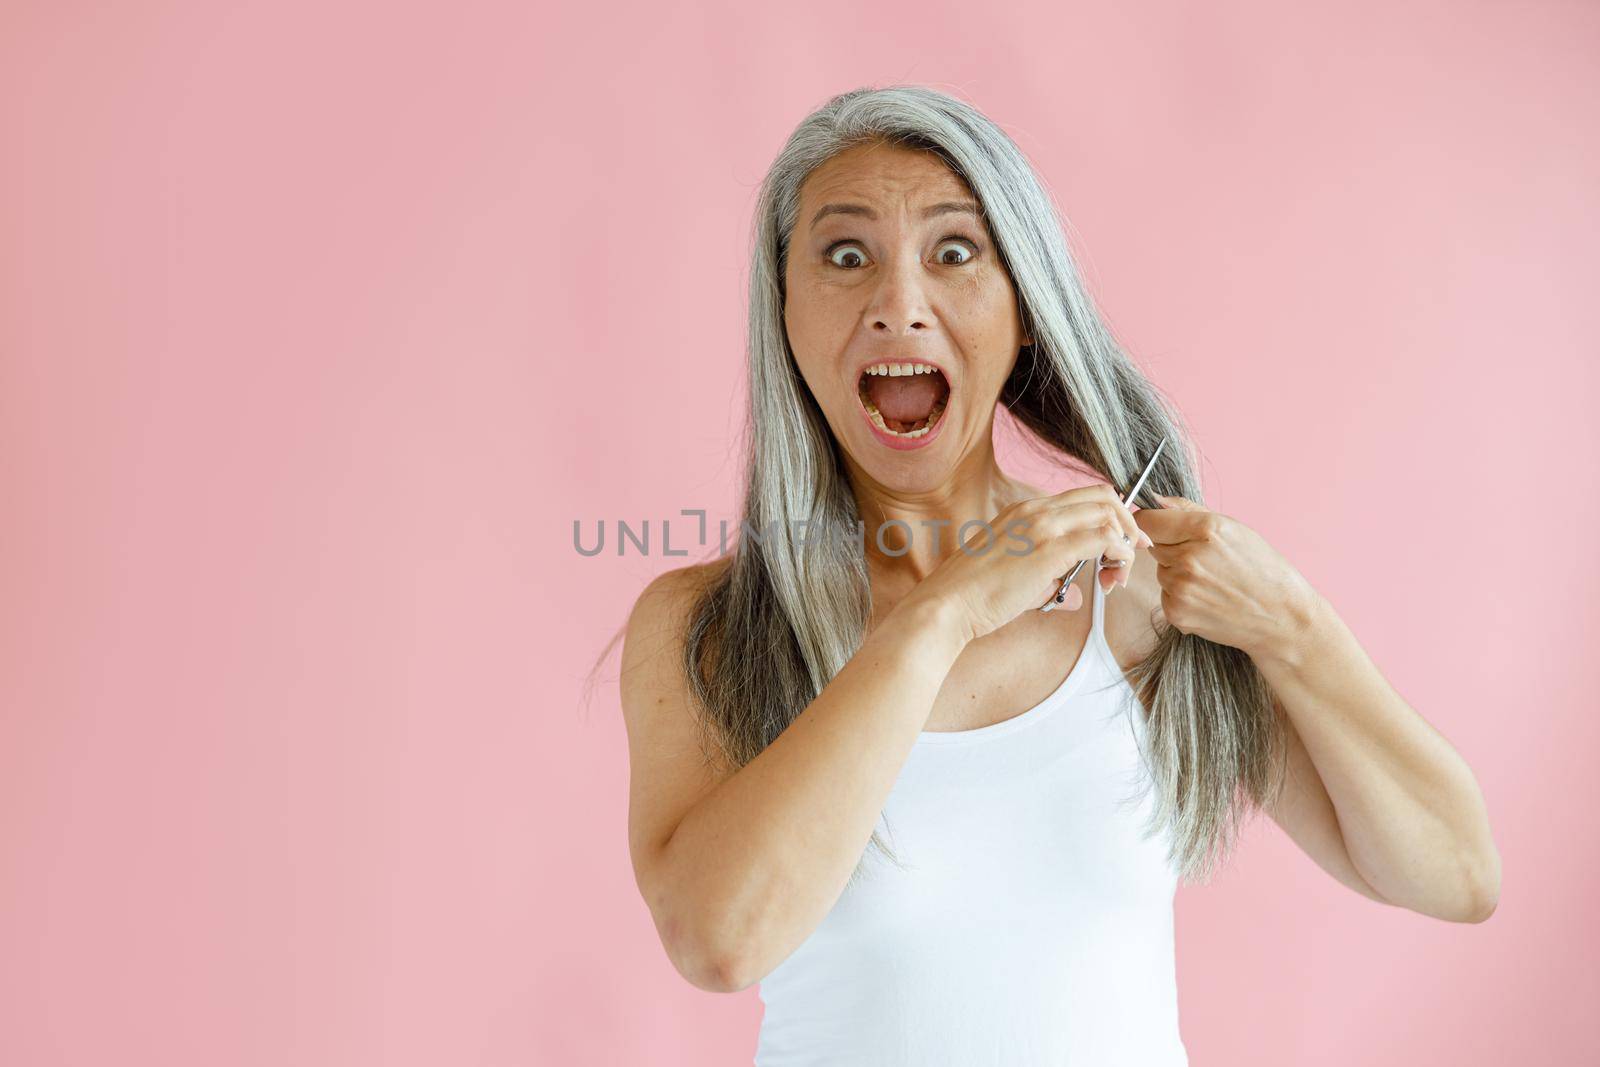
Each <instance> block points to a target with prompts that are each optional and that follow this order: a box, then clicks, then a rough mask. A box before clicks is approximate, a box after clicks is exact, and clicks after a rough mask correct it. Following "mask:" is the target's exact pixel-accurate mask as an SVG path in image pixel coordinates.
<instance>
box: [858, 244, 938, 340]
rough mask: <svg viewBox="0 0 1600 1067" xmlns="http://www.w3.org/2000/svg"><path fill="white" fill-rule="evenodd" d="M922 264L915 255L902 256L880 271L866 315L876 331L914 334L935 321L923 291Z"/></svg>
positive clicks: (890, 334)
mask: <svg viewBox="0 0 1600 1067" xmlns="http://www.w3.org/2000/svg"><path fill="white" fill-rule="evenodd" d="M920 268H921V265H920V264H919V263H918V262H917V257H916V256H915V255H911V256H905V257H899V258H897V259H896V261H895V262H893V263H891V264H889V265H888V266H887V267H885V268H884V270H883V271H882V272H881V273H880V274H879V281H878V285H877V288H876V289H875V290H873V293H872V297H871V299H869V300H868V301H867V307H866V318H867V322H868V324H869V325H870V326H871V328H872V332H873V333H876V334H886V335H888V336H890V337H902V336H912V335H914V334H916V333H918V332H920V331H922V330H926V329H928V327H929V324H930V323H932V321H933V313H932V309H931V308H929V306H928V298H927V293H926V292H925V291H924V290H923V285H922V280H923V279H922V277H921V274H920Z"/></svg>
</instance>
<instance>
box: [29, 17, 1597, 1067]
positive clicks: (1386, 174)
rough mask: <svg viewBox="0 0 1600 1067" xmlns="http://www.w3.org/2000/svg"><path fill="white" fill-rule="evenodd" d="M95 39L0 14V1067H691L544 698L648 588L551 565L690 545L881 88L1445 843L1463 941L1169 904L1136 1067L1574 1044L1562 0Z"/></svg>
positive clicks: (1573, 414)
mask: <svg viewBox="0 0 1600 1067" xmlns="http://www.w3.org/2000/svg"><path fill="white" fill-rule="evenodd" d="M139 7H140V8H141V10H138V11H135V10H133V9H132V7H131V6H129V5H89V4H74V3H59V2H58V3H50V4H45V3H32V4H13V5H10V6H8V8H7V11H6V14H5V15H4V16H3V23H0V135H3V143H4V144H5V145H6V152H5V156H6V164H5V166H4V167H3V168H0V182H3V185H4V188H3V190H0V193H3V195H0V234H3V239H0V357H3V361H0V493H3V500H4V515H5V520H4V527H3V547H4V550H3V552H0V638H3V640H0V1062H4V1063H6V1064H8V1065H11V1064H16V1065H29V1067H32V1065H53V1064H73V1065H80V1064H81V1065H91V1064H93V1065H100V1064H111V1063H115V1064H161V1065H166V1067H171V1065H179V1064H182V1065H188V1064H194V1065H201V1064H205V1065H211V1064H228V1065H231V1067H242V1065H258V1064H259V1065H275V1067H276V1065H283V1064H297V1065H298V1064H306V1065H313V1064H315V1065H322V1064H341V1065H356V1064H359V1065H378V1064H382V1065H403V1067H410V1065H418V1067H421V1065H436V1064H463V1065H464V1064H471V1065H512V1064H519V1065H520V1064H618V1063H625V1064H652V1065H653V1064H668V1065H675V1064H685V1065H688V1064H695V1065H699V1064H711V1063H717V1064H721V1063H729V1064H732V1063H748V1062H749V1059H750V1055H751V1052H752V1050H753V1048H754V1042H755V1032H756V1027H757V1024H758V1021H759V1015H760V1004H759V1001H758V1000H757V998H756V993H755V991H754V990H753V989H752V990H749V991H747V992H745V993H742V994H739V995H733V996H718V995H715V994H710V993H705V992H702V991H700V990H697V989H695V988H693V987H692V986H690V985H688V984H687V983H686V982H684V981H683V980H682V979H681V978H679V977H678V975H677V973H676V972H675V971H674V970H673V969H672V967H671V965H670V964H669V962H668V961H667V959H666V956H665V954H664V953H663V952H662V950H661V948H660V946H659V944H658V942H657V939H656V935H655V932H654V929H653V927H652V926H651V923H650V918H649V915H648V913H647V911H646V909H645V907H644V904H643V902H642V901H641V900H640V899H639V896H638V894H637V891H636V889H635V887H634V884H633V880H632V872H631V869H630V866H629V860H628V855H627V849H626V839H625V820H626V812H627V775H628V766H627V753H626V747H625V737H624V733H623V728H622V723H621V720H620V717H619V713H618V707H617V700H616V686H615V668H616V661H615V659H612V660H610V661H608V663H607V664H606V674H605V676H604V678H605V681H604V684H602V685H601V686H600V687H599V688H597V689H596V690H595V691H594V692H593V694H592V701H591V702H590V703H588V704H587V705H586V704H584V702H583V697H584V692H583V675H584V672H585V670H586V668H587V667H588V665H589V664H590V662H592V660H593V659H594V657H595V656H596V655H597V653H598V652H599V650H600V649H601V647H602V646H603V645H604V643H605V642H606V641H607V640H608V639H609V638H610V637H611V635H612V634H613V632H614V631H615V628H616V627H617V626H618V625H619V624H620V623H621V622H622V621H623V619H624V618H625V617H626V613H627V610H628V608H629V606H630V605H631V603H632V600H633V597H634V596H635V595H636V594H637V592H638V591H639V589H640V588H641V587H642V586H643V584H644V583H645V581H646V580H647V579H648V578H649V577H650V576H651V575H653V574H655V573H657V572H659V571H661V570H663V569H666V568H667V567H669V566H677V565H680V564H681V563H683V562H685V561H684V560H681V559H667V558H664V557H662V556H661V555H660V553H659V544H657V545H656V546H655V547H654V548H653V554H652V555H651V556H650V557H641V556H639V555H637V554H633V553H630V554H629V555H628V556H626V557H624V558H620V559H619V558H617V557H616V556H615V555H610V554H608V555H606V556H602V557H599V558H594V559H585V558H581V557H579V556H578V555H577V554H576V552H575V551H574V549H573V547H572V523H573V521H574V520H575V519H579V520H582V521H583V523H584V524H585V529H586V530H588V531H592V530H593V529H594V523H595V522H597V521H598V520H599V519H602V518H604V519H606V520H608V524H609V523H611V522H614V521H615V520H616V519H618V518H628V519H631V520H633V521H635V522H639V521H642V520H644V519H646V518H650V519H652V520H654V522H653V526H655V527H656V528H657V531H658V533H659V523H660V520H661V519H663V518H666V517H669V516H674V515H676V514H677V512H678V510H679V509H680V508H689V507H705V508H708V509H710V510H711V513H712V516H713V518H717V517H731V516H733V515H734V511H733V509H734V505H735V502H736V495H735V494H736V490H737V485H738V477H739V457H738V454H737V452H736V451H735V450H734V446H733V441H734V433H735V431H736V429H737V427H738V419H739V417H740V410H741V406H742V388H743V386H742V383H741V380H740V376H741V374H742V370H743V363H742V340H743V321H742V320H743V313H744V272H745V269H746V266H747V261H746V242H747V234H748V229H747V227H748V224H749V215H750V211H751V207H752V202H753V197H754V192H755V187H756V185H757V183H758V182H759V180H760V178H761V176H762V174H763V173H764V171H765V168H766V167H767V165H768V163H769V162H770V161H771V159H772V157H773V155H774V153H775V152H776V151H777V150H778V148H779V146H780V145H781V143H782V141H783V139H784V137H785V136H786V135H787V134H788V132H789V131H790V130H791V129H792V128H793V126H794V124H795V123H796V122H798V121H799V120H800V119H801V118H802V117H803V116H804V115H805V113H806V112H808V111H809V110H810V109H811V108H813V107H814V106H816V105H818V104H820V103H821V102H822V101H823V100H825V99H826V98H827V96H829V95H831V94H832V93H835V92H838V91H842V90H844V89H849V88H854V87H857V86H860V85H865V84H874V85H885V84H892V83H895V82H905V81H912V82H921V83H925V84H931V85H934V86H937V87H940V88H944V89H947V90H950V91H954V92H956V93H958V94H961V95H963V96H965V97H966V98H967V99H968V100H970V101H971V102H973V103H974V104H976V105H977V106H978V107H980V108H982V109H984V110H985V111H986V112H987V113H988V114H990V115H991V116H992V117H994V118H995V119H996V120H997V121H999V122H1000V123H1001V124H1002V125H1003V126H1004V127H1005V128H1007V129H1008V130H1009V131H1010V132H1011V133H1012V134H1013V136H1014V137H1015V138H1016V139H1017V140H1018V142H1019V143H1020V144H1021V146H1022V148H1023V150H1024V151H1025V152H1027V153H1028V155H1029V156H1030V158H1031V159H1033V161H1034V162H1035V164H1036V166H1037V167H1038V168H1039V169H1040V171H1041V172H1042V174H1043V175H1044V176H1045V178H1046V180H1047V181H1048V182H1049V183H1050V184H1051V186H1052V187H1053V188H1054V189H1055V191H1056V194H1057V196H1058V197H1059V199H1060V200H1061V202H1062V204H1063V205H1064V206H1065V208H1066V210H1067V212H1068V213H1069V215H1070V217H1071V219H1072V224H1073V229H1074V231H1075V233H1074V239H1075V241H1076V242H1077V245H1076V247H1077V248H1078V250H1079V252H1080V253H1081V255H1082V256H1083V259H1084V263H1085V268H1086V270H1087V271H1088V273H1089V276H1090V279H1091V283H1092V285H1093V287H1094V289H1095V292H1096V293H1097V294H1098V296H1099V298H1100V299H1101V300H1102V302H1103V306H1104V308H1105V310H1106V313H1107V314H1108V316H1109V317H1110V319H1111V322H1112V324H1113V326H1114V328H1115V329H1116V330H1117V331H1118V332H1119V334H1120V335H1121V336H1122V337H1123V339H1124V340H1125V342H1126V343H1127V344H1128V346H1129V347H1130V349H1131V350H1132V352H1133V353H1134V355H1135V358H1136V359H1138V360H1139V361H1140V363H1141V364H1142V365H1143V366H1144V367H1145V368H1146V369H1147V370H1148V372H1149V373H1150V375H1151V376H1152V377H1153V378H1154V379H1155V380H1156V381H1157V382H1158V384H1159V385H1160V386H1161V387H1162V388H1163V389H1165V390H1166V391H1167V392H1168V393H1169V394H1170V395H1172V396H1173V397H1174V398H1176V399H1177V401H1178V402H1179V403H1180V404H1181V405H1182V407H1183V409H1184V411H1185V413H1186V415H1187V417H1188V418H1189V420H1190V421H1191V423H1192V425H1193V427H1194V429H1195V432H1196V434H1197V436H1198V440H1199V447H1200V449H1201V450H1202V457H1203V462H1204V467H1203V469H1204V476H1205V479H1206V485H1207V492H1208V499H1209V503H1210V505H1211V506H1212V507H1215V508H1217V509H1219V510H1223V511H1226V512H1228V513H1229V514H1232V515H1234V516H1236V517H1238V518H1240V519H1242V520H1244V521H1246V522H1248V523H1250V524H1251V525H1252V526H1254V527H1255V528H1257V529H1258V530H1260V531H1262V533H1263V534H1264V535H1266V536H1267V537H1268V539H1269V540H1270V541H1272V543H1274V544H1275V545H1277V546H1278V547H1279V548H1280V550H1281V551H1283V552H1284V554H1285V555H1286V556H1288V558H1289V559H1290V560H1291V561H1292V562H1294V563H1295V564H1296V565H1297V566H1299V567H1300V568H1301V569H1302V570H1303V571H1304V572H1305V573H1306V575H1307V576H1308V577H1309V578H1310V579H1311V580H1312V581H1313V582H1314V583H1315V584H1316V585H1317V586H1318V587H1319V588H1320V589H1321V590H1323V591H1324V593H1325V594H1326V595H1327V596H1328V597H1329V598H1330V600H1331V601H1332V602H1333V603H1334V605H1335V606H1336V607H1337V609H1338V610H1339V611H1340V612H1341V613H1342V614H1343V615H1344V617H1345V618H1346V619H1347V620H1348V621H1349V622H1350V623H1351V625H1352V627H1353V628H1354V629H1355V631H1356V632H1357V633H1358V634H1359V635H1360V637H1361V638H1362V640H1363V642H1364V644H1365V645H1366V647H1367V648H1368V650H1369V651H1370V652H1371V653H1372V655H1373V657H1374V658H1375V660H1376V661H1377V662H1378V664H1379V665H1380V667H1381V668H1382V669H1383V670H1384V671H1385V672H1386V674H1387V675H1388V677H1389V678H1390V679H1391V680H1392V681H1393V682H1394V683H1395V685H1396V686H1397V687H1398V689H1399V690H1400V691H1401V692H1402V694H1404V695H1405V696H1406V697H1407V699H1408V700H1410V701H1411V703H1412V704H1413V706H1415V707H1416V708H1417V710H1418V711H1419V712H1421V713H1422V714H1423V715H1424V716H1425V717H1426V718H1427V719H1428V720H1429V721H1430V722H1432V723H1433V724H1434V725H1435V726H1437V727H1438V728H1439V729H1440V730H1441V731H1442V732H1443V733H1444V734H1445V736H1446V737H1448V738H1449V739H1450V740H1451V741H1452V743H1453V744H1455V745H1456V746H1457V747H1458V748H1459V749H1460V750H1461V751H1462V753H1463V754H1464V755H1465V756H1466V758H1467V759H1468V761H1469V762H1470V763H1471V764H1472V765H1473V767H1474V768H1475V769H1476V770H1477V772H1478V775H1479V778H1480V781H1481V783H1482V786H1483V789H1484V791H1485V793H1486V795H1487V797H1488V802H1489V808H1490V812H1491V816H1492V818H1493V821H1494V826H1495V829H1496V836H1497V839H1498V841H1499V844H1500V848H1501V851H1502V854H1503V858H1504V863H1505V874H1504V887H1503V893H1502V897H1501V903H1500V908H1499V912H1498V913H1497V914H1496V915H1495V916H1494V917H1493V919H1491V920H1490V921H1489V922H1488V923H1487V924H1484V925H1481V926H1470V925H1451V924H1447V923H1443V922H1439V921H1436V920H1432V919H1427V918H1424V917H1422V916H1420V915H1417V914H1414V913H1410V912H1405V911H1401V910H1398V909H1390V908H1384V907H1381V906H1379V905H1375V904H1373V903H1371V902H1369V901H1367V900H1365V899H1364V898H1361V897H1359V896H1357V895H1356V894H1354V893H1352V892H1350V891H1349V890H1347V889H1344V888H1343V887H1341V886H1339V885H1338V884H1337V883H1335V882H1334V881H1333V880H1332V879H1331V878H1329V877H1328V876H1327V875H1325V874H1323V873H1322V872H1321V871H1320V870H1319V869H1317V868H1316V867H1315V866H1314V865H1313V864H1312V863H1311V861H1310V860H1308V859H1307V858H1305V857H1304V856H1303V855H1301V854H1300V853H1299V852H1298V851H1297V850H1296V849H1295V848H1294V846H1293V845H1292V843H1290V842H1289V841H1288V840H1287V839H1286V838H1285V837H1284V836H1283V835H1282V834H1281V833H1280V832H1278V831H1277V830H1276V828H1275V827H1273V826H1271V824H1269V823H1265V822H1263V823H1258V824H1256V825H1255V827H1254V829H1253V830H1252V833H1251V835H1250V836H1249V837H1248V838H1247V843H1246V847H1245V849H1244V851H1243V852H1242V853H1241V854H1240V856H1239V858H1238V860H1237V861H1236V863H1235V865H1234V866H1233V867H1232V868H1231V869H1230V870H1229V871H1228V872H1227V873H1225V874H1224V875H1223V876H1222V877H1221V878H1219V879H1218V880H1217V882H1216V883H1214V884H1213V885H1211V886H1208V887H1205V888H1189V889H1183V890H1181V891H1180V893H1179V895H1178V900H1177V910H1178V930H1179V944H1178V965H1179V979H1180V983H1181V996H1182V1001H1181V1005H1182V1023H1183V1032H1184V1037H1185V1040H1186V1042H1187V1043H1188V1046H1189V1048H1190V1051H1191V1055H1192V1057H1193V1062H1194V1063H1196V1064H1224V1063H1226V1064H1283V1063H1294V1064H1330V1065H1331V1064H1341V1065H1342V1064H1347V1063H1363V1064H1397V1065H1398V1064H1416V1063H1460V1064H1466V1063H1470V1064H1500V1063H1507V1062H1513V1061H1517V1062H1537V1063H1575V1062H1579V1061H1581V1060H1584V1059H1586V1058H1591V1057H1595V1056H1597V1055H1600V1037H1596V1036H1595V1032H1594V1030H1593V1028H1592V1019H1591V1020H1588V1021H1584V1019H1583V1018H1582V1017H1583V1016H1584V1015H1586V1014H1587V1013H1588V1012H1590V1011H1592V1009H1593V1006H1594V1004H1595V1003H1597V1002H1600V968H1597V967H1596V965H1595V959H1596V953H1597V950H1600V922H1597V920H1596V918H1595V910H1594V901H1595V899H1596V892H1597V890H1600V834H1597V832H1596V820H1595V816H1594V810H1595V805H1596V801H1597V800H1600V789H1597V786H1596V784H1595V783H1596V778H1595V775H1594V773H1593V769H1594V760H1595V753H1596V751H1597V746H1600V724H1597V720H1596V716H1595V714H1594V710H1595V703H1594V699H1593V693H1594V686H1595V682H1596V680H1597V678H1596V673H1597V672H1596V666H1595V658H1594V651H1593V646H1594V639H1595V623H1596V607H1595V605H1596V594H1597V592H1600V589H1597V585H1600V583H1597V580H1596V578H1597V574H1596V570H1597V567H1596V553H1595V549H1594V537H1595V522H1596V517H1597V516H1596V502H1595V499H1596V493H1595V489H1596V479H1595V477H1594V474H1593V468H1594V461H1595V458H1596V447H1595V446H1596V430H1595V419H1594V412H1593V403H1594V400H1595V399H1596V395H1597V394H1596V371H1595V364H1596V356H1597V343H1596V337H1597V336H1600V301H1596V300H1595V299H1594V293H1595V290H1596V284H1597V279H1596V272H1595V270H1594V258H1593V257H1594V254H1595V248H1596V246H1597V244H1600V195H1597V190H1600V149H1597V141H1596V138H1595V131H1596V129H1600V62H1597V59H1600V8H1597V7H1595V6H1594V5H1592V4H1583V3H1555V2H1542V3H1540V2H1528V3H1519V4H1506V3H1462V2H1452V3H1444V2H1438V3H1410V4H1396V3H1361V4H1352V3H1348V2H1341V3H1329V4H1323V5H1310V4H1295V5H1282V4H1275V3H1266V2H1260V3H1228V4H1209V5H1192V4H1179V3H1166V4H1139V5H1131V4H1129V5H1120V4H1119V5H1107V4H1098V3H1097V4H1087V3H1074V4H1050V5H1044V4H1040V5H1028V6H1023V5H1013V4H1006V3H1001V4H989V5H985V6H984V7H983V9H982V12H981V14H978V15H974V13H973V10H972V9H971V8H970V6H967V5H960V4H926V3H922V4H915V5H911V4H904V5H887V6H885V5H861V4H858V3H848V4H841V3H832V2H830V3H823V4H810V5H783V6H781V7H780V6H773V7H770V8H767V7H763V6H761V5H750V4H747V3H734V2H727V3H715V4H699V5H695V6H689V7H673V6H669V5H653V4H637V5H635V6H632V7H627V8H621V9H619V8H618V7H616V6H614V5H596V4H578V5H564V6H560V7H556V6H553V5H552V6H547V5H540V4H531V5H530V4H511V3H502V4H485V3H459V2H457V3H449V4H445V3H434V4H407V5H399V6H393V5H388V4H378V3H364V4H358V3H334V4H328V3H318V4H309V3H296V4H285V3H282V2H273V3H267V2H251V3H230V4H208V3H194V2H189V3H147V4H143V5H139ZM975 23H976V25H975ZM1014 466H1018V467H1021V464H1020V463H1017V464H1014ZM1025 469H1029V470H1031V468H1025ZM1041 476H1042V477H1048V475H1041ZM682 532H683V531H682V530H681V529H677V528H675V529H674V535H675V538H676V537H677V535H679V534H681V533H682ZM679 543H680V544H681V543H682V541H681V540H679ZM1591 1061H1592V1060H1591Z"/></svg>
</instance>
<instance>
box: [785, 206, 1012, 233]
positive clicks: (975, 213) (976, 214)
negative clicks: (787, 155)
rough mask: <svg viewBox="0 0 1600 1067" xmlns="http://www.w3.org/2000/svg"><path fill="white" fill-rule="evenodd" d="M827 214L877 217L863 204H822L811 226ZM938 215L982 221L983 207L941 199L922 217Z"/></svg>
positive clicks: (875, 218) (813, 226)
mask: <svg viewBox="0 0 1600 1067" xmlns="http://www.w3.org/2000/svg"><path fill="white" fill-rule="evenodd" d="M829 215H861V216H863V217H864V218H869V219H872V220H873V221H874V222H876V221H877V219H878V213H877V212H876V211H874V210H872V209H871V208H870V207H867V205H865V204H823V205H822V207H821V208H819V209H818V210H817V213H816V214H815V215H813V216H811V228H812V229H816V227H817V223H819V222H821V221H822V220H823V219H825V218H827V217H828V216H829ZM938 215H971V216H972V217H973V218H974V219H975V220H977V221H978V222H982V221H983V209H982V208H980V207H979V206H978V205H977V204H976V203H975V202H974V201H971V200H941V201H940V202H939V203H937V204H931V205H929V206H928V207H927V208H926V209H925V210H924V211H923V212H922V217H923V218H925V219H931V218H934V217H935V216H938Z"/></svg>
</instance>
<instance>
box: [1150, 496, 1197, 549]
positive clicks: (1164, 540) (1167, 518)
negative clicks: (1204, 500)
mask: <svg viewBox="0 0 1600 1067" xmlns="http://www.w3.org/2000/svg"><path fill="white" fill-rule="evenodd" d="M1169 499H1174V500H1176V499H1181V498H1178V497H1173V498H1169ZM1189 503H1191V504H1193V501H1190V502H1189ZM1206 513H1207V511H1206V509H1205V508H1203V507H1199V506H1198V505H1196V506H1193V507H1180V506H1178V505H1176V504H1174V505H1173V506H1171V507H1161V508H1140V509H1139V512H1138V514H1136V515H1135V516H1134V521H1135V522H1137V523H1138V524H1139V529H1141V530H1143V531H1144V532H1145V534H1146V535H1147V536H1148V537H1149V538H1150V539H1151V540H1152V541H1153V542H1155V544H1156V545H1176V544H1181V543H1182V542H1184V541H1187V540H1189V539H1190V538H1191V537H1192V536H1193V528H1194V524H1195V520H1196V519H1197V518H1198V517H1199V516H1201V515H1205V514H1206Z"/></svg>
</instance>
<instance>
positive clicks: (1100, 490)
mask: <svg viewBox="0 0 1600 1067" xmlns="http://www.w3.org/2000/svg"><path fill="white" fill-rule="evenodd" d="M1051 502H1052V503H1053V504H1055V505H1056V506H1060V507H1073V506H1078V505H1086V504H1090V505H1099V506H1104V505H1109V506H1110V507H1111V508H1112V509H1113V510H1115V511H1116V513H1117V521H1118V523H1119V524H1120V525H1121V526H1122V532H1123V534H1124V535H1126V537H1127V539H1128V541H1127V543H1128V544H1131V545H1137V544H1140V543H1141V542H1143V541H1145V540H1147V538H1145V537H1144V536H1143V534H1142V532H1141V531H1140V529H1139V524H1138V523H1137V522H1136V521H1135V520H1134V517H1133V512H1131V511H1129V510H1128V506H1127V505H1126V504H1124V503H1123V502H1122V498H1121V497H1119V496H1118V495H1117V491H1116V490H1115V489H1113V488H1112V487H1111V486H1109V485H1107V484H1106V483H1104V482H1101V483H1098V484H1096V485H1081V486H1078V487H1076V488H1073V489H1068V490H1067V491H1066V492H1064V493H1057V494H1056V495H1055V496H1054V497H1052V498H1051Z"/></svg>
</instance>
